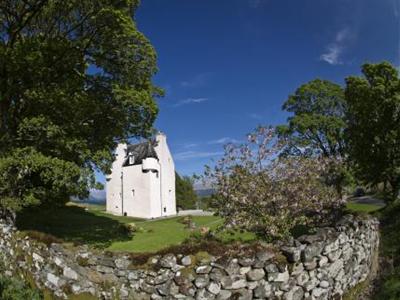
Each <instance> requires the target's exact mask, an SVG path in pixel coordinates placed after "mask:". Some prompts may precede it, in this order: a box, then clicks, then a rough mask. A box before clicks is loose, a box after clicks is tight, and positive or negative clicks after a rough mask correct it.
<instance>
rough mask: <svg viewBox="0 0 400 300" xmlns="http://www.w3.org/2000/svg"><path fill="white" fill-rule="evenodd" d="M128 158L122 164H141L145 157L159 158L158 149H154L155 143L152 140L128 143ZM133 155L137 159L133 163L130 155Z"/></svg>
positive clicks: (124, 165)
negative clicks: (130, 162)
mask: <svg viewBox="0 0 400 300" xmlns="http://www.w3.org/2000/svg"><path fill="white" fill-rule="evenodd" d="M126 152H127V153H126V158H125V161H124V163H123V164H122V166H123V167H126V166H131V165H140V164H141V163H142V161H143V159H145V158H149V157H152V158H156V159H158V156H157V153H156V150H155V149H154V145H153V143H152V142H150V141H147V142H143V143H140V144H135V145H128V148H127V150H126ZM130 154H131V155H133V156H134V158H135V161H134V163H133V164H129V155H130Z"/></svg>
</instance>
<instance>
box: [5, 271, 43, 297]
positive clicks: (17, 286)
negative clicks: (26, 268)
mask: <svg viewBox="0 0 400 300" xmlns="http://www.w3.org/2000/svg"><path fill="white" fill-rule="evenodd" d="M0 299H2V300H21V299H29V300H31V299H32V300H41V299H43V296H42V295H41V294H40V293H39V292H38V291H36V290H33V289H31V288H29V287H27V286H26V285H25V284H24V283H23V282H22V281H20V280H17V279H10V278H8V277H5V276H2V275H1V274H0Z"/></svg>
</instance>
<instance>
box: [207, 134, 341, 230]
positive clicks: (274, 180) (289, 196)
mask: <svg viewBox="0 0 400 300" xmlns="http://www.w3.org/2000/svg"><path fill="white" fill-rule="evenodd" d="M284 145H285V144H284V141H282V140H278V139H277V137H276V135H275V130H274V129H273V128H271V127H259V128H257V129H256V131H255V132H254V133H252V134H249V136H248V139H247V142H245V143H243V144H241V145H234V144H228V145H226V146H225V154H224V156H223V158H222V159H220V160H219V161H218V162H217V164H216V166H215V167H213V168H210V167H206V172H205V180H207V182H208V183H211V184H212V185H213V187H214V189H215V191H216V199H217V209H218V213H219V215H221V216H223V217H224V219H225V226H226V227H228V228H232V227H233V228H238V229H246V230H250V231H253V232H255V233H257V234H258V235H260V236H263V237H266V238H281V237H286V236H288V235H289V234H290V230H291V229H292V228H293V227H294V226H296V225H311V224H315V223H316V222H320V221H326V220H329V219H330V218H331V217H333V216H334V215H335V214H334V212H335V211H338V210H337V209H338V208H340V206H341V205H342V204H343V203H342V202H341V200H338V198H339V197H338V195H337V193H336V190H335V188H334V187H333V186H332V185H329V184H328V182H327V181H328V180H327V178H329V176H328V175H329V174H328V170H330V169H331V168H332V167H331V166H332V161H331V159H329V160H328V159H326V158H318V157H317V158H310V157H302V156H296V157H285V156H281V155H279V154H280V153H281V152H282V149H283V148H284Z"/></svg>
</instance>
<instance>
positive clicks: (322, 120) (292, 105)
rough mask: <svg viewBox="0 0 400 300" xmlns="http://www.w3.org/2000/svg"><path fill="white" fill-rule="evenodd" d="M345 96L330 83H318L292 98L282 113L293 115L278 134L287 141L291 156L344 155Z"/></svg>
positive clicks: (304, 85)
mask: <svg viewBox="0 0 400 300" xmlns="http://www.w3.org/2000/svg"><path fill="white" fill-rule="evenodd" d="M344 107H345V101H344V93H343V90H342V88H341V87H340V86H339V85H337V84H335V83H332V82H330V81H327V80H320V79H315V80H313V81H310V82H308V83H306V84H303V85H302V86H300V87H299V88H298V89H297V90H296V91H295V93H294V94H293V95H290V96H289V98H288V99H287V100H286V102H285V103H284V104H283V107H282V109H283V110H286V111H288V112H291V113H293V116H291V117H289V118H288V124H287V125H281V126H278V133H279V134H280V135H281V136H284V137H287V138H288V140H289V145H288V147H287V148H286V151H287V152H289V154H297V155H298V154H303V153H321V154H322V155H324V156H326V157H331V156H338V155H343V152H344V143H343V130H344V127H345V122H344Z"/></svg>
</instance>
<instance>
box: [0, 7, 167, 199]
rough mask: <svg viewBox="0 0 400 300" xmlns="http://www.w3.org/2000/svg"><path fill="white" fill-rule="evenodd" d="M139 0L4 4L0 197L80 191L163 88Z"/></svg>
mask: <svg viewBox="0 0 400 300" xmlns="http://www.w3.org/2000/svg"><path fill="white" fill-rule="evenodd" d="M137 7H138V0H84V1H82V0H68V1H65V0H24V1H14V0H4V1H1V2H0V173H1V177H0V199H1V200H0V203H3V204H4V203H7V205H8V206H10V205H11V206H12V205H13V206H14V207H20V206H23V205H27V204H29V203H40V202H43V201H51V202H63V201H66V200H67V199H68V198H69V196H71V195H75V196H81V197H83V196H85V195H87V192H88V189H89V188H90V187H91V186H92V185H94V183H95V182H94V176H93V172H94V171H95V170H96V169H99V170H101V171H103V172H108V171H109V167H110V163H111V161H112V159H113V157H112V151H113V149H114V147H115V145H116V142H117V141H118V140H125V139H127V138H128V137H130V136H146V135H148V134H149V132H150V130H151V127H152V123H153V121H154V119H155V117H156V115H157V112H158V110H157V105H156V102H155V100H154V97H155V96H157V95H159V94H160V91H159V89H157V88H156V87H154V86H153V84H152V82H151V78H152V76H153V75H154V73H155V72H156V53H155V51H154V49H153V47H152V46H151V44H150V43H149V41H148V40H147V39H146V38H145V37H144V35H143V34H142V33H140V32H139V31H138V29H137V27H136V24H135V21H134V19H133V16H134V14H135V12H136V9H137Z"/></svg>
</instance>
